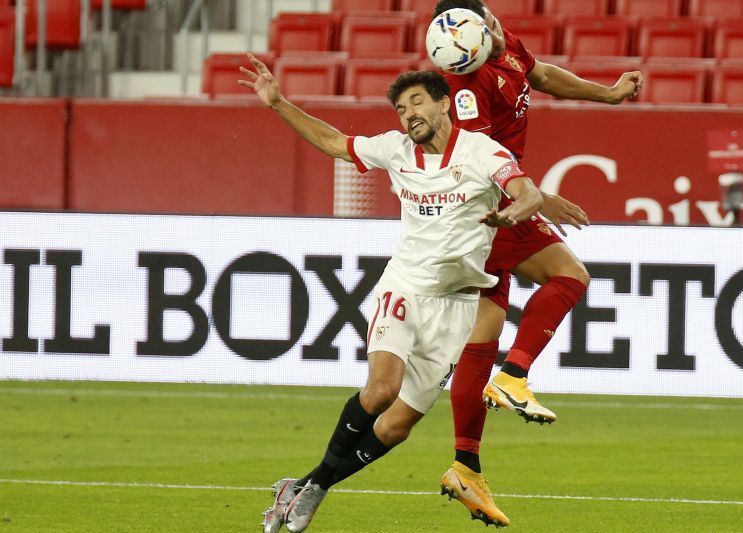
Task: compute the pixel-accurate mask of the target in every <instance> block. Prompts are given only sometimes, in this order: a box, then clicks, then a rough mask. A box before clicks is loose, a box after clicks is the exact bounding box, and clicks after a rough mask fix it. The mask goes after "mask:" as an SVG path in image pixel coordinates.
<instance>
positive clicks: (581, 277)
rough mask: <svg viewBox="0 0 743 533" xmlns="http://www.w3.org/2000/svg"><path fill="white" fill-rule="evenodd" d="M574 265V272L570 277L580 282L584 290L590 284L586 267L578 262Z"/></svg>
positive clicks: (589, 276)
mask: <svg viewBox="0 0 743 533" xmlns="http://www.w3.org/2000/svg"><path fill="white" fill-rule="evenodd" d="M576 263H577V264H576V265H575V272H574V275H573V276H572V277H574V278H575V279H576V280H578V281H580V282H581V283H582V284H583V285H585V286H586V289H587V288H588V285H590V283H591V275H590V274H589V273H588V270H587V269H586V265H584V264H583V263H582V262H580V261H576Z"/></svg>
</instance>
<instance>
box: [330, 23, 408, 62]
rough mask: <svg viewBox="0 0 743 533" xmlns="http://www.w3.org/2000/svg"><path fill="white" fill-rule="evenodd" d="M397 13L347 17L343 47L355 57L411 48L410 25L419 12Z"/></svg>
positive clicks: (341, 47) (381, 54)
mask: <svg viewBox="0 0 743 533" xmlns="http://www.w3.org/2000/svg"><path fill="white" fill-rule="evenodd" d="M400 15H402V13H396V14H395V16H389V17H387V16H379V17H374V18H370V17H368V16H357V15H349V16H347V17H345V18H344V19H343V28H342V29H341V41H340V47H339V48H340V50H343V51H346V52H348V53H349V54H350V56H351V57H390V56H394V55H399V54H404V53H406V51H407V43H408V27H409V26H410V25H411V24H412V23H413V22H414V20H415V15H414V14H412V13H406V14H405V15H404V16H400Z"/></svg>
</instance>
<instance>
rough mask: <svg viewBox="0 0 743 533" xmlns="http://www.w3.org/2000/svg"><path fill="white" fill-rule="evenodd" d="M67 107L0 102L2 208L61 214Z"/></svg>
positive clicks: (56, 103)
mask: <svg viewBox="0 0 743 533" xmlns="http://www.w3.org/2000/svg"><path fill="white" fill-rule="evenodd" d="M67 116H68V115H67V105H66V103H65V102H64V101H63V100H46V99H34V100H25V99H24V100H19V99H13V100H11V99H0V183H2V186H1V187H0V207H3V208H19V207H20V208H24V209H63V208H64V207H65V187H66V184H65V161H66V159H65V150H66V147H65V144H66V121H67Z"/></svg>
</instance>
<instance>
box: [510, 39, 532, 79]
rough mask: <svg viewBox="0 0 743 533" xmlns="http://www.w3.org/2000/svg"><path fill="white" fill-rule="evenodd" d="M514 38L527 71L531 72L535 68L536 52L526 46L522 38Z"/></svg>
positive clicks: (527, 72)
mask: <svg viewBox="0 0 743 533" xmlns="http://www.w3.org/2000/svg"><path fill="white" fill-rule="evenodd" d="M514 40H515V45H516V49H517V50H518V54H519V58H520V59H521V62H522V63H523V64H524V70H525V71H526V74H529V72H531V71H532V70H533V69H534V65H535V64H536V62H537V60H536V58H535V57H534V54H532V53H531V52H530V51H529V49H528V48H526V46H524V43H522V42H521V39H519V38H518V37H515V38H514Z"/></svg>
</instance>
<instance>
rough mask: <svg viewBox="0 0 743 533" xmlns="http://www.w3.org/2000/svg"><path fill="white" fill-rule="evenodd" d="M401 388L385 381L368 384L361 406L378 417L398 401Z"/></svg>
mask: <svg viewBox="0 0 743 533" xmlns="http://www.w3.org/2000/svg"><path fill="white" fill-rule="evenodd" d="M399 393H400V387H399V386H396V385H395V384H392V383H388V382H385V381H374V382H371V383H367V384H366V386H365V387H364V388H363V390H362V391H361V396H360V400H361V405H362V407H363V408H364V410H365V411H366V412H367V413H370V414H373V415H378V414H380V413H383V412H384V411H386V410H387V409H388V408H389V406H390V405H392V402H394V401H395V400H396V399H397V395H398V394H399Z"/></svg>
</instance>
